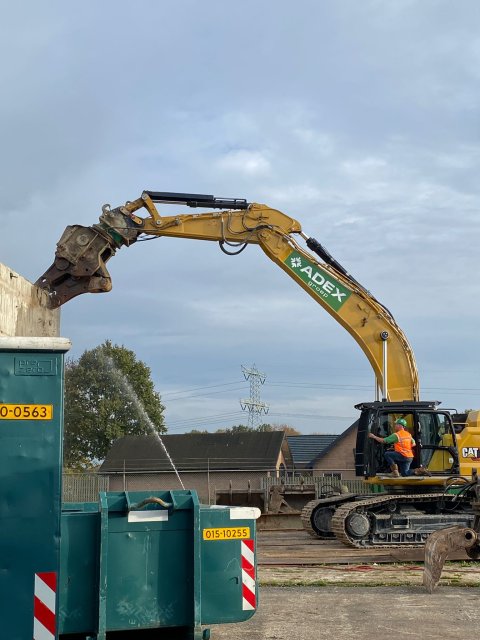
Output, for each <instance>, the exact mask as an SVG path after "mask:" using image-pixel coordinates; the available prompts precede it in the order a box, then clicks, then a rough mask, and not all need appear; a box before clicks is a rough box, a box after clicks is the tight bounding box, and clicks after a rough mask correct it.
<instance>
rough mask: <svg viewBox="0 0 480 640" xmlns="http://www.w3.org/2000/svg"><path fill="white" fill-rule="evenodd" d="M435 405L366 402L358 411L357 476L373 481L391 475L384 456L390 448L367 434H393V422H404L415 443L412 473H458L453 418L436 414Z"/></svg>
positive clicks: (380, 435)
mask: <svg viewBox="0 0 480 640" xmlns="http://www.w3.org/2000/svg"><path fill="white" fill-rule="evenodd" d="M438 405H439V403H438V402H426V401H425V402H411V401H410V402H380V401H378V402H365V403H362V404H358V405H356V406H355V408H356V409H359V410H360V411H361V413H360V419H359V421H358V431H357V444H356V449H355V469H356V475H357V476H360V477H363V478H372V477H375V476H377V475H382V474H386V473H389V472H390V469H389V468H388V465H387V463H386V461H385V457H384V453H385V450H386V449H388V446H389V445H382V444H379V443H378V442H377V441H376V440H374V439H373V438H369V437H368V434H369V433H373V434H374V435H376V436H379V437H381V438H384V437H386V436H389V435H391V434H392V433H394V424H395V420H397V419H398V418H403V419H404V420H405V421H406V423H407V426H406V429H407V431H409V432H410V433H411V434H412V436H413V438H414V440H415V443H416V446H415V447H414V449H413V452H414V459H413V462H412V465H411V468H412V469H415V468H417V467H420V466H423V467H426V468H427V469H428V470H429V471H430V472H431V473H432V474H433V475H436V474H439V475H445V474H448V475H453V474H456V473H458V472H459V466H458V453H457V443H456V437H455V429H454V425H453V421H452V416H451V415H450V413H449V412H448V411H439V410H438V409H437V407H438Z"/></svg>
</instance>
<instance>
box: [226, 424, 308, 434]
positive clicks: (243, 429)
mask: <svg viewBox="0 0 480 640" xmlns="http://www.w3.org/2000/svg"><path fill="white" fill-rule="evenodd" d="M259 431H260V432H265V431H285V434H286V435H287V436H299V435H301V434H300V431H297V429H295V428H294V427H290V426H289V425H288V424H268V423H264V424H259V425H258V427H249V426H247V425H245V424H237V425H234V426H233V427H226V428H224V429H217V431H216V433H255V432H257V433H258V432H259Z"/></svg>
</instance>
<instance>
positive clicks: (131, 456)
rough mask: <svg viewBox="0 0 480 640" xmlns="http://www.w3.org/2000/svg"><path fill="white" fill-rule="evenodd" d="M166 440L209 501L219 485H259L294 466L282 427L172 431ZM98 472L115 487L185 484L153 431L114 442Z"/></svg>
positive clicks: (181, 469) (185, 476)
mask: <svg viewBox="0 0 480 640" xmlns="http://www.w3.org/2000/svg"><path fill="white" fill-rule="evenodd" d="M162 441H163V443H164V444H165V447H166V449H167V451H168V453H169V455H170V457H171V459H172V460H173V462H174V464H175V467H176V469H177V471H178V473H179V476H180V478H181V480H182V482H183V484H184V486H185V488H189V489H195V490H196V491H197V492H198V494H199V496H200V499H201V500H203V501H204V502H207V501H209V500H210V501H212V502H214V496H215V492H216V490H217V489H228V488H231V489H246V488H247V487H250V488H251V489H253V490H259V489H261V479H262V478H265V477H266V476H274V477H277V476H281V475H283V474H286V473H287V472H290V470H291V464H290V462H289V460H290V453H289V450H288V444H287V441H286V439H285V437H284V433H283V431H269V432H260V433H258V432H243V433H202V434H197V433H186V434H178V435H168V434H167V435H162ZM98 473H99V474H101V475H102V476H107V477H108V478H109V487H110V491H123V490H128V491H138V490H144V489H180V488H181V485H180V482H179V480H178V477H177V475H176V474H175V472H174V470H173V468H172V465H171V462H170V460H169V459H168V456H167V454H166V453H165V450H164V448H163V447H162V444H161V442H160V440H158V439H157V438H156V437H155V436H153V435H152V436H125V437H124V438H120V439H119V440H117V441H116V442H114V443H113V445H112V447H111V449H110V451H109V452H108V454H107V457H106V458H105V460H104V462H103V464H102V465H101V466H100V468H99V470H98Z"/></svg>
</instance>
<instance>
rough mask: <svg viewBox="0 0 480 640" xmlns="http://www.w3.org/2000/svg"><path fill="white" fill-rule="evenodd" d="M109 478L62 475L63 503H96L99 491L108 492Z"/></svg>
mask: <svg viewBox="0 0 480 640" xmlns="http://www.w3.org/2000/svg"><path fill="white" fill-rule="evenodd" d="M109 485H110V482H109V478H108V477H106V476H99V475H98V474H96V473H64V474H63V501H64V502H97V500H98V494H99V492H100V491H109Z"/></svg>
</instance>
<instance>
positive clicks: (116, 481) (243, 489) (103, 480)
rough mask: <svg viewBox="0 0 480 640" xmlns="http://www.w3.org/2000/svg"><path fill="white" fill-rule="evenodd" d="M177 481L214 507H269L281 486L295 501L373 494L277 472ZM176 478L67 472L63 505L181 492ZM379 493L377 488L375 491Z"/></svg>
mask: <svg viewBox="0 0 480 640" xmlns="http://www.w3.org/2000/svg"><path fill="white" fill-rule="evenodd" d="M180 479H181V481H182V483H183V485H184V487H185V488H186V489H194V490H195V491H197V493H198V495H199V497H200V500H201V501H202V502H203V503H204V504H215V503H216V502H217V501H218V500H219V499H223V500H229V501H230V502H233V501H234V500H235V499H236V500H238V501H242V500H246V501H247V502H252V504H253V503H258V504H260V502H262V503H263V504H265V505H266V504H268V497H269V494H270V490H271V488H272V487H274V486H281V487H284V488H285V490H286V493H287V494H292V493H296V494H297V495H298V499H297V502H300V501H301V494H302V493H305V494H308V495H310V496H311V497H310V498H309V499H310V500H311V499H312V498H313V497H316V498H318V497H319V496H320V495H322V494H325V493H328V492H329V491H342V487H343V490H345V487H346V488H347V489H348V491H350V492H352V493H359V494H369V493H373V492H374V491H375V488H372V487H371V486H370V485H367V484H366V483H364V482H363V480H361V479H356V480H343V479H337V478H335V477H321V476H295V477H293V476H291V475H280V476H277V472H276V470H274V471H272V470H269V469H263V470H261V469H256V470H252V469H249V470H238V469H232V470H223V471H203V472H200V471H182V472H181V473H180ZM181 488H182V486H181V484H180V481H179V478H178V477H177V476H176V475H175V474H174V473H169V472H158V471H155V472H154V471H150V472H121V473H115V474H110V475H108V476H105V475H98V474H96V473H83V474H80V473H75V474H70V473H66V474H64V476H63V500H64V501H65V502H96V501H97V500H98V493H99V492H100V491H145V490H152V491H161V490H168V489H181ZM376 490H377V491H378V489H376Z"/></svg>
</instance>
